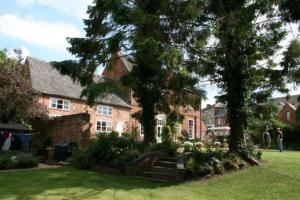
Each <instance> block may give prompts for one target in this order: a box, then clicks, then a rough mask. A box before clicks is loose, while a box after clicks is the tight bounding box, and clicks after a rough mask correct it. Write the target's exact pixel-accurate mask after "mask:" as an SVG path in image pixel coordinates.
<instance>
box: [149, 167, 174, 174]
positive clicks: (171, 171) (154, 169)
mask: <svg viewBox="0 0 300 200" xmlns="http://www.w3.org/2000/svg"><path fill="white" fill-rule="evenodd" d="M149 171H152V172H159V173H161V172H163V173H165V174H175V173H176V169H174V168H168V167H160V166H153V167H151V168H150V169H149Z"/></svg>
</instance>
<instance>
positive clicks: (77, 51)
mask: <svg viewBox="0 0 300 200" xmlns="http://www.w3.org/2000/svg"><path fill="white" fill-rule="evenodd" d="M203 6H204V3H203V2H202V1H172V2H169V1H154V0H148V1H138V0H134V1H130V2H129V1H115V0H95V1H94V4H93V5H92V6H90V7H89V8H88V12H87V13H88V15H89V18H88V19H86V20H84V23H85V26H86V27H85V31H86V37H85V38H69V39H68V41H69V43H70V45H71V47H70V48H69V51H70V52H71V53H72V54H74V55H75V56H76V57H78V58H79V61H78V62H77V61H65V62H61V63H54V64H55V66H56V67H57V68H58V69H59V70H60V71H61V72H62V73H64V74H69V75H71V77H72V78H73V79H75V80H79V81H80V83H81V84H82V85H83V86H84V87H85V89H84V91H83V93H82V95H84V96H87V97H88V101H89V103H93V101H94V100H95V99H97V98H98V97H99V96H102V95H105V94H106V93H109V92H118V91H117V88H116V87H114V86H113V84H110V86H109V87H106V86H107V85H105V83H99V82H95V81H94V80H93V75H94V72H95V70H96V68H97V67H98V66H99V65H103V66H106V65H107V63H108V62H109V61H110V60H111V59H112V58H113V57H114V55H115V54H116V53H117V52H118V51H123V52H126V53H128V56H127V57H128V58H129V59H130V60H131V61H132V63H133V68H132V70H131V71H130V72H129V74H127V75H126V76H124V77H122V79H121V82H122V84H124V85H125V86H128V87H129V88H131V89H132V90H133V96H134V97H135V99H136V101H137V102H138V104H139V106H140V107H141V108H142V111H141V116H140V119H139V120H140V122H141V123H142V124H143V127H144V130H145V133H144V142H145V144H150V143H155V128H154V127H155V117H154V116H155V114H157V113H158V112H164V113H165V114H167V115H168V117H171V116H172V117H174V118H175V119H176V121H180V120H182V115H181V114H180V112H179V107H180V106H186V105H191V106H193V107H195V108H199V106H200V103H201V95H202V94H203V91H202V90H201V89H199V87H196V85H197V83H198V77H196V76H194V75H193V70H192V67H188V66H187V64H186V62H185V55H187V54H186V53H185V52H187V51H186V49H187V48H188V46H196V45H197V47H198V48H200V47H201V46H204V45H205V39H206V37H207V36H208V35H207V31H206V30H205V28H202V29H194V25H193V23H190V22H191V21H192V20H195V19H198V18H199V17H201V16H202V15H203ZM183 24H185V25H183ZM194 35H197V41H196V40H194V39H193V36H194ZM187 38H189V39H187ZM200 38H202V40H200ZM68 65H69V66H68ZM171 108H174V109H171ZM170 125H171V126H172V124H170Z"/></svg>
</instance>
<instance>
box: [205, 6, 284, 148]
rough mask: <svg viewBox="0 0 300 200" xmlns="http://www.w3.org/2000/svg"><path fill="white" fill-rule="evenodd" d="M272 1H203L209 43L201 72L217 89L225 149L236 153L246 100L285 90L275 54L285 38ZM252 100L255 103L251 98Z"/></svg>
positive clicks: (245, 126)
mask: <svg viewBox="0 0 300 200" xmlns="http://www.w3.org/2000/svg"><path fill="white" fill-rule="evenodd" d="M275 3H276V1H272V0H265V1H260V0H254V1H247V0H215V1H207V10H206V12H207V16H208V17H209V18H208V21H207V23H208V24H209V26H210V27H211V34H212V37H211V38H212V44H213V45H212V47H211V48H208V50H207V51H206V53H205V54H201V55H199V56H202V57H203V60H204V61H203V62H202V63H203V65H204V67H203V68H202V70H200V74H202V75H209V77H210V78H212V79H213V80H214V81H215V82H216V83H217V84H218V86H219V87H220V88H221V89H222V93H221V94H220V96H219V101H221V102H224V103H226V105H227V110H228V111H227V112H228V113H227V116H228V121H229V124H230V128H231V130H230V141H229V142H230V149H231V151H236V150H237V149H238V144H239V142H241V141H243V138H244V133H245V129H246V128H247V125H248V121H247V118H248V111H249V105H250V104H253V103H255V104H257V103H260V102H262V101H264V100H266V99H267V98H268V97H269V96H270V95H271V94H272V91H274V90H279V91H281V92H287V89H286V88H285V82H284V76H283V75H284V71H283V70H281V69H278V68H276V67H277V66H278V65H277V64H276V63H275V62H274V57H275V55H276V53H277V52H278V50H279V49H280V45H279V43H280V41H282V40H283V39H284V38H285V36H286V34H287V33H286V31H285V30H284V28H283V23H282V21H281V20H280V15H279V13H278V10H277V9H276V8H275V7H276V4H275ZM251 99H255V102H251Z"/></svg>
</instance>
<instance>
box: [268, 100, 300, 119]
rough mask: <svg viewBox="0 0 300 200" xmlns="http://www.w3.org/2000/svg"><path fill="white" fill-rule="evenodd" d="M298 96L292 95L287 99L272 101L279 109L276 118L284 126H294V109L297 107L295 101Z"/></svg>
mask: <svg viewBox="0 0 300 200" xmlns="http://www.w3.org/2000/svg"><path fill="white" fill-rule="evenodd" d="M298 98H299V95H293V96H290V97H289V98H286V97H278V98H274V99H273V100H274V101H275V102H276V103H277V106H278V108H279V113H278V117H279V120H280V121H281V122H282V123H284V124H290V125H292V124H296V123H297V122H296V109H297V106H299V102H298V101H297V99H298Z"/></svg>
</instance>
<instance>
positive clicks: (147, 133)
mask: <svg viewBox="0 0 300 200" xmlns="http://www.w3.org/2000/svg"><path fill="white" fill-rule="evenodd" d="M142 109H143V110H142V117H141V120H142V124H143V127H144V145H145V146H149V145H150V144H153V143H155V142H156V138H155V124H156V121H155V110H154V104H153V103H152V104H151V103H149V102H147V103H144V104H143V105H142Z"/></svg>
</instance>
